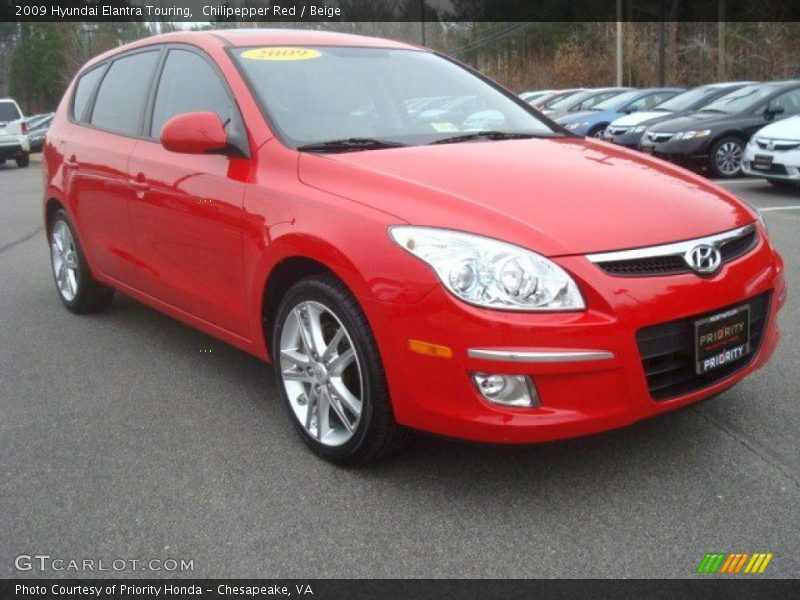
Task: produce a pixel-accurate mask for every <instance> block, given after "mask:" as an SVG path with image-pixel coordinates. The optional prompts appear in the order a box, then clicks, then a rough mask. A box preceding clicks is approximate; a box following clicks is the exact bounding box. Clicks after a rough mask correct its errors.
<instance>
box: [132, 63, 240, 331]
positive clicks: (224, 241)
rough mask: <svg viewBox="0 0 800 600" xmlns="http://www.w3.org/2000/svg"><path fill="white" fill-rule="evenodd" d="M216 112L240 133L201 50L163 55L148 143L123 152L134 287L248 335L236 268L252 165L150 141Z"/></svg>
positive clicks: (228, 96)
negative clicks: (179, 122)
mask: <svg viewBox="0 0 800 600" xmlns="http://www.w3.org/2000/svg"><path fill="white" fill-rule="evenodd" d="M197 111H211V112H214V113H216V114H217V115H218V116H219V117H220V119H221V120H222V122H223V123H228V126H229V127H231V126H232V125H231V124H232V123H233V121H234V120H236V121H237V123H236V124H235V126H236V127H237V128H238V129H239V130H240V131H241V130H242V128H241V118H240V116H239V112H238V109H237V108H236V104H235V102H234V101H233V98H232V96H231V94H230V92H229V89H228V87H227V85H226V84H225V83H224V81H223V80H222V78H221V76H220V74H219V73H218V72H217V70H216V68H215V67H214V66H213V64H212V63H211V62H210V59H208V58H207V57H205V56H204V55H202V54H201V53H200V52H199V51H195V50H190V49H182V48H174V47H173V48H171V49H169V50H168V54H167V56H166V59H165V61H164V65H163V69H162V71H161V75H160V78H159V81H158V85H157V87H156V92H155V97H154V102H153V108H152V116H151V117H150V119H149V121H150V123H149V125H147V126H146V127H147V128H148V131H147V132H146V136H145V137H147V138H148V139H143V140H140V141H139V143H138V144H137V145H136V148H135V149H134V151H133V153H132V154H131V158H130V162H129V165H128V174H129V178H130V179H131V183H132V185H134V186H135V187H136V193H135V195H134V197H133V200H132V201H131V219H132V221H133V226H134V229H135V231H136V248H137V256H138V257H139V259H140V260H141V262H142V269H141V270H140V272H139V279H138V281H137V285H136V287H137V288H139V289H141V290H142V291H143V292H145V293H147V294H149V295H151V296H153V297H154V298H157V299H158V300H161V301H163V302H166V303H167V304H169V305H171V306H173V307H175V308H178V309H180V310H183V311H185V312H188V313H190V314H191V315H193V316H195V317H199V318H200V319H203V320H205V321H207V322H209V323H212V324H213V325H216V326H218V327H221V328H223V329H226V330H227V331H230V332H233V333H236V334H238V335H240V336H243V337H249V329H248V320H247V311H246V310H245V293H244V275H243V266H242V203H243V196H244V189H245V180H246V177H247V175H248V173H249V168H250V164H249V163H250V161H249V160H248V159H246V158H238V157H231V156H226V155H222V154H213V155H212V154H204V155H199V154H178V153H174V152H169V151H167V150H166V149H165V148H164V147H163V146H162V145H161V144H160V143H159V142H158V136H159V133H160V131H161V128H162V127H163V125H164V123H166V122H167V121H168V120H169V119H171V118H172V117H174V116H176V115H179V114H183V113H187V112H197Z"/></svg>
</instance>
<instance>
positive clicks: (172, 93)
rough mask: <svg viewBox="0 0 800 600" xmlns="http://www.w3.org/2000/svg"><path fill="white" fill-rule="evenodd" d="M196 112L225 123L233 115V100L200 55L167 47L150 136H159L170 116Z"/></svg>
mask: <svg viewBox="0 0 800 600" xmlns="http://www.w3.org/2000/svg"><path fill="white" fill-rule="evenodd" d="M198 111H211V112H213V113H216V114H217V116H219V118H220V119H222V121H223V122H225V121H227V120H228V119H229V118H231V116H232V112H233V103H232V101H231V99H230V97H229V96H228V94H227V93H226V91H225V87H224V85H223V84H222V82H221V81H220V79H219V76H218V75H217V73H216V72H215V71H214V69H213V68H212V67H211V65H209V64H208V63H207V62H206V61H205V60H203V58H202V57H201V56H199V55H197V54H195V53H194V52H188V51H186V50H170V52H169V55H167V61H166V62H165V63H164V70H163V71H162V73H161V80H160V82H159V84H158V92H156V103H155V107H154V108H153V123H152V126H151V127H150V135H151V137H154V138H155V137H158V136H159V134H160V133H161V128H162V127H163V126H164V123H166V122H167V121H169V120H170V119H171V118H172V117H174V116H176V115H180V114H183V113H188V112H198Z"/></svg>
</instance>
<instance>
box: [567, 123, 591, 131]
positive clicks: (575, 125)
mask: <svg viewBox="0 0 800 600" xmlns="http://www.w3.org/2000/svg"><path fill="white" fill-rule="evenodd" d="M588 126H589V121H579V122H578V123H570V124H569V125H567V129H581V128H582V127H588Z"/></svg>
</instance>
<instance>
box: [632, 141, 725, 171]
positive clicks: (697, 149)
mask: <svg viewBox="0 0 800 600" xmlns="http://www.w3.org/2000/svg"><path fill="white" fill-rule="evenodd" d="M710 139H711V138H710V137H707V138H700V139H691V140H669V141H666V142H653V141H652V140H650V139H648V138H647V137H643V138H642V140H641V142H640V143H639V149H640V150H642V151H643V152H646V153H647V154H652V155H653V156H655V157H656V158H661V159H663V160H668V161H670V162H673V163H675V164H677V165H681V166H683V167H689V168H699V167H704V166H706V165H707V164H708V147H709V142H710Z"/></svg>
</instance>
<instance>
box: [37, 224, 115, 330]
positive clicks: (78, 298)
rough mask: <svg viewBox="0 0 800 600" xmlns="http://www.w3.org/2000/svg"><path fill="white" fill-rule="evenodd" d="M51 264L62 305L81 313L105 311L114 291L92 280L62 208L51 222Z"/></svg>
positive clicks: (49, 237)
mask: <svg viewBox="0 0 800 600" xmlns="http://www.w3.org/2000/svg"><path fill="white" fill-rule="evenodd" d="M47 239H48V241H49V242H50V264H51V265H52V267H53V279H54V280H55V282H56V289H57V290H58V296H59V298H61V302H62V303H63V304H64V306H66V307H67V309H68V310H70V311H72V312H74V313H78V314H83V313H93V312H99V311H102V310H105V309H106V308H108V306H109V305H110V304H111V301H112V300H113V299H114V290H112V289H111V288H107V287H105V286H103V285H101V284H99V283H98V282H97V281H95V279H94V277H92V273H91V271H89V265H88V264H87V263H86V258H85V257H84V255H83V250H82V249H81V245H80V243H79V242H78V236H77V235H76V234H75V230H74V229H73V227H72V224H71V223H70V221H69V217H67V213H66V212H65V211H64V210H63V209H59V210H57V211H56V213H55V214H54V215H53V218H52V220H51V221H50V228H49V229H48V232H47Z"/></svg>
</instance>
